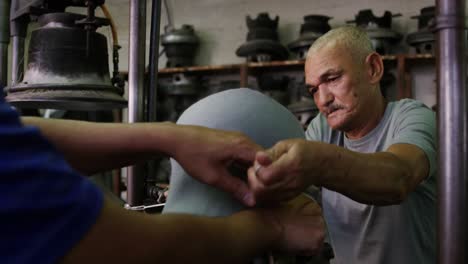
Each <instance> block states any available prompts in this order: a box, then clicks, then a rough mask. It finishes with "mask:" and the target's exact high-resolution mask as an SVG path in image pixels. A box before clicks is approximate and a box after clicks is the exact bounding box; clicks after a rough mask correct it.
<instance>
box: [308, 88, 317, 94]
mask: <svg viewBox="0 0 468 264" xmlns="http://www.w3.org/2000/svg"><path fill="white" fill-rule="evenodd" d="M316 92H317V88H309V94H310V95H314V94H315V93H316Z"/></svg>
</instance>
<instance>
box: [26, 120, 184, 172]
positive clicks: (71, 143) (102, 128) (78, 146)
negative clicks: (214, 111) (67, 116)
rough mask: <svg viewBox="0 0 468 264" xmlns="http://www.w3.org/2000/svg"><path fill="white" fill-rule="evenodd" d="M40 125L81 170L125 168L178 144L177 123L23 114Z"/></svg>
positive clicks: (49, 138) (74, 165)
mask: <svg viewBox="0 0 468 264" xmlns="http://www.w3.org/2000/svg"><path fill="white" fill-rule="evenodd" d="M22 122H23V124H25V125H31V126H37V127H38V128H39V129H40V131H41V133H42V134H43V135H44V136H45V137H46V138H47V139H48V140H49V141H50V142H51V143H52V144H54V145H55V146H56V147H57V149H58V150H59V151H61V152H62V153H63V155H64V156H65V158H66V159H67V161H68V162H69V163H70V164H71V165H72V166H73V167H74V168H75V169H77V170H78V171H80V172H82V173H84V174H88V175H89V174H92V173H96V172H100V171H105V170H111V169H115V168H121V167H124V166H127V165H131V164H135V163H137V162H140V161H144V160H146V159H149V158H151V157H152V156H154V155H155V154H156V153H158V152H160V153H161V152H162V153H164V152H167V151H168V150H169V148H170V146H171V144H174V142H173V139H174V137H175V134H174V130H175V128H174V126H175V125H174V124H170V123H158V124H154V123H152V124H149V123H138V124H121V123H93V122H84V121H72V120H56V119H43V118H35V117H23V118H22Z"/></svg>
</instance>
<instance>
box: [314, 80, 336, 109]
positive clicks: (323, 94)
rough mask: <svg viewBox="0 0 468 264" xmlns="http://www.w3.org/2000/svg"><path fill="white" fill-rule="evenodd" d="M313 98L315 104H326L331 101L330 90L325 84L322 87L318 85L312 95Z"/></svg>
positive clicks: (321, 105) (322, 105)
mask: <svg viewBox="0 0 468 264" xmlns="http://www.w3.org/2000/svg"><path fill="white" fill-rule="evenodd" d="M314 99H315V104H317V106H319V107H324V106H328V105H329V104H330V103H332V102H333V94H332V93H330V91H329V90H328V88H327V87H326V86H325V85H323V86H322V87H319V89H318V91H317V92H316V95H315V96H314Z"/></svg>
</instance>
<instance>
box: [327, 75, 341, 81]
mask: <svg viewBox="0 0 468 264" xmlns="http://www.w3.org/2000/svg"><path fill="white" fill-rule="evenodd" d="M339 78H340V76H333V77H330V78H328V79H327V81H328V82H333V81H336V80H338V79H339Z"/></svg>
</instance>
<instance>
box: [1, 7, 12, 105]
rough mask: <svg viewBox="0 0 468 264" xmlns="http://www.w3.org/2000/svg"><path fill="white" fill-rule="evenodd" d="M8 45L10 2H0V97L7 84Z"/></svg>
mask: <svg viewBox="0 0 468 264" xmlns="http://www.w3.org/2000/svg"><path fill="white" fill-rule="evenodd" d="M9 44H10V0H1V1H0V97H1V96H2V94H3V88H5V86H6V85H7V84H8V45H9Z"/></svg>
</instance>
